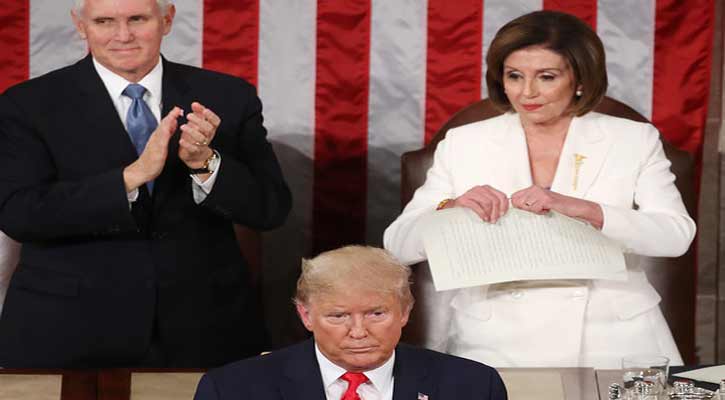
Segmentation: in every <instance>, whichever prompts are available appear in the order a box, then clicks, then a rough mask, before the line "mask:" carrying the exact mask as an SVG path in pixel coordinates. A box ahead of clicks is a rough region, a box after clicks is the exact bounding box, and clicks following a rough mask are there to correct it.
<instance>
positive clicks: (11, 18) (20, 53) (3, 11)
mask: <svg viewBox="0 0 725 400" xmlns="http://www.w3.org/2000/svg"><path fill="white" fill-rule="evenodd" d="M6 3H8V4H5V5H3V6H2V7H0V54H2V55H3V57H2V62H0V92H3V91H4V90H5V89H7V88H8V87H10V86H12V85H14V84H16V83H18V82H22V81H24V80H26V79H28V76H29V75H30V72H29V71H30V54H29V53H30V50H29V47H30V33H29V32H30V6H29V5H28V0H20V1H17V0H16V1H11V2H6Z"/></svg>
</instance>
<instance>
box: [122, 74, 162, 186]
mask: <svg viewBox="0 0 725 400" xmlns="http://www.w3.org/2000/svg"><path fill="white" fill-rule="evenodd" d="M144 93H146V88H145V87H143V86H141V85H139V84H138V83H131V84H129V85H128V86H126V89H124V90H123V95H124V96H127V97H130V98H131V100H132V102H131V108H129V109H128V113H127V114H126V129H127V130H128V135H129V136H130V137H131V142H133V146H134V147H135V148H136V154H138V155H141V153H143V149H144V148H145V147H146V143H147V142H148V141H149V136H151V133H152V132H153V131H154V129H156V126H157V125H158V123H157V122H156V118H155V117H154V114H153V113H152V112H151V110H150V109H149V106H148V105H147V104H146V102H145V101H144V100H143V95H144ZM148 188H149V192H150V191H152V190H153V181H152V182H148Z"/></svg>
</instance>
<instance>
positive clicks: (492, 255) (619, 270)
mask: <svg viewBox="0 0 725 400" xmlns="http://www.w3.org/2000/svg"><path fill="white" fill-rule="evenodd" d="M421 227H422V235H423V244H424V246H425V251H426V254H427V256H428V264H429V265H430V268H431V275H432V276H433V283H434V284H435V287H436V290H447V289H457V288H463V287H471V286H479V285H487V284H492V283H499V282H509V281H518V280H535V279H610V280H625V279H626V278H627V272H626V265H625V263H624V255H623V254H622V247H621V246H620V245H619V244H617V243H616V242H614V241H613V240H611V239H609V238H607V237H605V236H604V235H602V233H601V232H600V231H598V230H597V229H595V228H594V227H592V226H591V225H589V224H587V223H585V222H582V221H579V220H576V219H573V218H570V217H567V216H564V215H561V214H558V213H554V212H551V213H549V214H547V215H537V214H533V213H530V212H527V211H522V210H519V209H516V208H511V209H509V211H508V212H507V213H506V215H505V216H504V217H502V218H501V219H499V220H498V222H496V223H495V224H490V223H488V222H484V221H482V220H481V218H479V217H478V215H476V214H475V213H474V212H473V211H471V210H469V209H466V208H450V209H446V210H440V211H436V212H434V213H431V214H430V215H429V216H426V217H425V218H424V219H423V221H422V225H421Z"/></svg>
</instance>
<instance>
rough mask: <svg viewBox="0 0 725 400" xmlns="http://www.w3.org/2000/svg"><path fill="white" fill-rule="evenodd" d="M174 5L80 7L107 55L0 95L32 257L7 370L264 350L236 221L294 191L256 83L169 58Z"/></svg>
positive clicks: (0, 348) (6, 351)
mask: <svg viewBox="0 0 725 400" xmlns="http://www.w3.org/2000/svg"><path fill="white" fill-rule="evenodd" d="M174 14H175V9H174V6H173V4H171V2H170V1H169V0H76V4H75V7H74V8H73V10H72V17H73V21H74V23H75V25H76V27H77V30H78V32H79V34H80V36H81V37H82V38H83V39H85V40H86V42H87V44H88V49H89V51H90V54H89V55H88V56H87V57H86V58H84V59H83V60H81V61H79V62H77V63H76V64H74V65H70V66H68V67H65V68H62V69H59V70H56V71H53V72H51V73H49V74H47V75H44V76H41V77H38V78H35V79H32V80H29V81H27V82H24V83H21V84H19V85H17V86H15V87H12V88H10V89H8V90H7V91H6V92H5V93H4V94H3V95H2V96H0V142H1V143H2V145H0V230H2V231H4V232H5V233H6V234H7V235H8V236H10V237H12V238H13V239H15V240H17V241H19V242H21V243H22V245H23V246H22V254H21V256H20V262H19V266H18V268H17V270H16V271H15V273H14V275H13V277H12V279H11V281H10V286H9V290H8V294H7V298H6V301H5V306H4V309H3V312H2V316H1V317H0V366H2V367H112V366H149V367H210V366H216V365H220V364H223V363H225V362H228V361H230V360H234V359H238V358H240V357H244V356H249V355H252V354H258V353H259V351H260V350H261V349H262V348H263V346H264V345H263V343H262V341H263V337H262V334H261V331H262V325H263V324H262V321H261V319H260V318H259V316H260V313H259V308H258V305H257V304H256V301H255V300H256V298H257V296H256V295H255V294H254V293H252V291H251V290H250V284H249V271H248V270H247V264H246V262H245V260H244V259H243V257H242V254H241V253H240V250H239V246H238V244H237V242H236V239H235V235H234V227H233V224H234V223H237V224H241V225H246V226H248V227H251V228H254V229H270V228H274V227H277V226H279V225H281V224H282V222H283V221H284V219H285V218H286V216H287V213H288V212H289V209H290V204H291V198H290V192H289V189H288V188H287V185H286V183H285V181H284V179H283V177H282V173H281V171H280V168H279V165H278V162H277V159H276V157H275V155H274V153H273V151H272V147H271V145H270V143H269V142H268V141H267V140H266V130H265V129H264V127H263V126H262V114H261V109H262V105H261V103H260V101H259V99H258V98H257V95H256V92H255V89H254V87H253V86H252V85H250V84H249V83H247V82H245V81H244V80H242V79H239V78H235V77H232V76H228V75H224V74H220V73H216V72H211V71H206V70H202V69H199V68H194V67H191V66H186V65H180V64H176V63H172V62H169V61H167V60H165V59H163V58H162V57H161V55H160V47H161V41H162V38H163V37H164V36H165V35H166V34H168V33H169V32H170V30H171V25H172V22H173V19H174Z"/></svg>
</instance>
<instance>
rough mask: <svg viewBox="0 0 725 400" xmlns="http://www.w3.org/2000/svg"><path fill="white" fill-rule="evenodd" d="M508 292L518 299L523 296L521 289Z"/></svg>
mask: <svg viewBox="0 0 725 400" xmlns="http://www.w3.org/2000/svg"><path fill="white" fill-rule="evenodd" d="M509 294H510V295H511V297H513V298H514V299H520V298H522V297H524V292H522V291H521V290H512V291H511V292H510V293H509Z"/></svg>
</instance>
